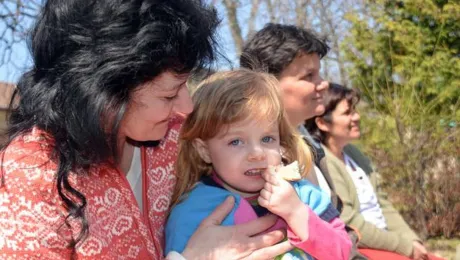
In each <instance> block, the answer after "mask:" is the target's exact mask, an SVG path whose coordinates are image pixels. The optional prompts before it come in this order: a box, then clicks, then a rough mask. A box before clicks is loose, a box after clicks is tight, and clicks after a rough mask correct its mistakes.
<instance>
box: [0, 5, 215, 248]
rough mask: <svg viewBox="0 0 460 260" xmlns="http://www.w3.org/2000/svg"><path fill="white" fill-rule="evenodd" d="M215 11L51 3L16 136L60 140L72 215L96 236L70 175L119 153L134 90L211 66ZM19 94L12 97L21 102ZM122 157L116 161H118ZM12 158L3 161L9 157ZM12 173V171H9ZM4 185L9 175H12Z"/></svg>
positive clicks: (34, 44)
mask: <svg viewBox="0 0 460 260" xmlns="http://www.w3.org/2000/svg"><path fill="white" fill-rule="evenodd" d="M218 24H219V20H218V18H217V13H216V11H215V9H214V8H212V7H209V6H207V5H205V4H204V3H202V1H200V0H174V1H171V0H128V1H127V0H97V1H96V0H48V1H47V2H46V3H45V4H44V7H43V9H42V11H41V13H40V15H39V17H38V20H37V22H36V24H35V26H34V28H33V30H32V33H31V37H30V39H29V47H30V51H31V54H32V57H33V67H32V68H31V69H30V70H29V71H27V72H25V73H24V74H23V75H22V77H21V78H20V80H19V82H18V84H17V89H16V91H15V95H14V96H13V99H14V97H15V96H18V97H19V102H18V104H16V106H12V105H11V108H12V112H11V114H10V116H9V122H8V123H9V126H8V129H7V134H8V136H9V141H8V142H7V143H6V144H5V145H4V146H3V147H2V150H5V149H6V148H7V147H8V145H9V144H10V143H11V141H12V140H13V139H14V138H15V137H17V136H20V135H23V134H25V133H27V132H30V131H31V130H32V129H33V128H34V127H38V128H39V129H42V130H44V131H46V132H47V133H48V134H50V135H51V136H52V138H53V139H54V141H55V146H54V151H53V157H52V158H53V160H55V161H56V162H57V163H58V169H57V173H56V186H57V191H58V193H59V196H60V198H61V199H62V201H63V203H64V204H65V206H66V207H67V209H68V212H69V215H68V216H67V219H66V224H68V219H69V218H74V219H80V220H81V223H82V227H83V228H82V230H81V232H80V234H79V236H78V237H77V238H76V239H74V240H73V241H71V243H70V245H69V246H70V247H71V248H75V246H76V244H77V243H79V242H82V241H83V240H84V239H85V238H86V237H87V234H88V223H87V220H86V218H85V213H84V212H85V207H86V204H87V201H86V197H85V195H84V194H82V193H81V192H79V191H78V190H76V189H75V188H74V187H72V185H71V183H70V182H69V175H70V174H71V172H72V174H84V172H85V169H89V167H90V165H93V164H97V163H104V162H108V161H111V159H114V158H118V157H117V156H118V155H117V135H118V131H119V124H120V120H121V118H122V117H123V115H124V112H125V110H126V107H127V104H128V101H129V100H130V94H131V93H132V92H133V91H134V90H135V89H136V88H138V87H139V86H140V85H141V84H142V83H144V82H146V81H149V80H152V79H153V78H155V77H156V76H158V75H159V74H161V73H162V72H165V71H172V72H176V73H178V74H180V73H186V72H190V71H192V70H193V69H203V68H209V67H210V65H212V63H213V61H214V60H215V58H216V55H217V54H218V52H217V51H216V39H215V31H216V27H217V25H218ZM13 99H12V102H11V104H13ZM112 161H113V160H112ZM2 165H3V163H2ZM2 176H3V175H2ZM2 183H3V182H2Z"/></svg>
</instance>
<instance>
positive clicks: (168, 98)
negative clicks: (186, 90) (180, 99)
mask: <svg viewBox="0 0 460 260" xmlns="http://www.w3.org/2000/svg"><path fill="white" fill-rule="evenodd" d="M176 98H177V95H174V96H170V97H165V99H166V100H168V101H172V100H174V99H176Z"/></svg>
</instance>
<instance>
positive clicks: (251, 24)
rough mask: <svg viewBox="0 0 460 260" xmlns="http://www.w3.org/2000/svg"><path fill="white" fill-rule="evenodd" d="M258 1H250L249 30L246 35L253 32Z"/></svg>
mask: <svg viewBox="0 0 460 260" xmlns="http://www.w3.org/2000/svg"><path fill="white" fill-rule="evenodd" d="M259 6H260V0H252V7H251V14H250V16H249V30H248V35H251V34H252V33H253V32H254V31H255V28H254V27H255V23H256V20H257V12H258V11H259Z"/></svg>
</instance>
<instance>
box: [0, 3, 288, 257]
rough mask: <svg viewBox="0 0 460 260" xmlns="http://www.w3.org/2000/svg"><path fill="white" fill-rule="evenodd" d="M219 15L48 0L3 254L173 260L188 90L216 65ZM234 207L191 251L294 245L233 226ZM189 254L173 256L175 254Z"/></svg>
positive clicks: (12, 179)
mask: <svg viewBox="0 0 460 260" xmlns="http://www.w3.org/2000/svg"><path fill="white" fill-rule="evenodd" d="M217 25H218V20H217V18H216V12H215V10H214V9H213V8H210V7H207V6H206V5H204V4H202V3H201V1H198V0H196V1H193V0H176V1H170V0H168V1H166V0H164V1H160V0H130V1H124V0H98V1H94V0H48V1H47V2H46V3H45V4H44V8H43V10H42V13H41V14H40V16H39V18H38V20H37V23H36V25H35V27H34V29H33V31H32V35H31V39H30V40H31V41H30V49H31V52H32V57H33V62H34V65H33V67H32V69H30V70H29V71H27V72H26V73H24V75H23V76H22V77H21V79H20V81H19V82H18V84H17V89H16V93H15V96H16V99H14V98H13V99H12V100H15V102H12V104H13V103H14V105H12V107H13V110H12V113H11V116H10V118H9V126H8V136H9V141H8V142H7V143H6V144H5V145H4V147H3V148H2V150H1V154H0V158H1V172H0V174H1V183H0V225H1V229H0V258H1V259H63V258H64V259H66V258H67V259H69V258H78V259H115V258H123V259H125V258H132V259H161V258H163V244H164V237H163V230H164V227H163V226H164V223H165V218H166V214H167V212H168V208H169V204H170V200H171V194H172V191H173V188H174V185H175V182H176V176H175V174H174V162H175V160H176V148H177V147H176V146H177V137H178V130H179V128H180V126H181V124H182V121H183V118H184V116H185V115H186V114H188V113H190V112H191V111H192V109H193V107H192V103H191V100H190V96H189V94H188V91H187V88H186V86H185V82H186V80H187V77H188V75H189V73H190V71H192V70H194V69H202V68H203V67H208V65H210V64H211V63H212V61H213V60H214V59H215V55H216V51H215V49H214V46H215V38H214V32H215V29H216V27H217ZM232 206H233V205H232V201H231V199H229V200H227V202H226V203H224V204H222V205H221V207H219V208H218V209H217V210H216V211H214V213H213V214H212V215H210V216H209V217H208V218H207V219H206V220H205V221H204V222H203V223H202V224H201V227H200V228H199V229H198V230H197V232H196V233H195V234H194V236H193V237H192V238H191V240H190V242H189V244H188V245H187V247H186V249H185V250H184V252H182V255H183V256H184V257H186V258H189V259H204V258H206V259H223V258H232V259H234V258H238V259H241V258H250V259H266V258H271V257H273V256H276V255H278V254H280V253H282V252H285V251H287V250H290V249H291V246H290V245H289V244H288V243H286V242H284V243H281V244H277V245H275V246H272V245H274V244H276V243H277V242H279V240H281V239H282V237H283V235H282V234H281V233H280V232H279V231H276V232H273V233H270V234H268V235H259V236H254V235H255V234H258V233H260V232H262V231H263V230H265V229H267V228H268V227H269V226H271V225H272V224H273V223H274V222H275V219H274V218H270V217H267V218H264V219H261V220H257V221H254V222H252V223H248V224H245V225H244V226H243V225H241V226H236V227H221V226H220V225H219V223H220V221H221V220H222V219H223V218H224V217H225V215H226V214H227V213H228V212H229V211H230V209H231V208H232ZM174 257H176V258H177V257H179V258H180V257H182V256H181V255H180V254H178V253H175V252H173V253H172V254H171V255H168V258H171V259H172V258H174Z"/></svg>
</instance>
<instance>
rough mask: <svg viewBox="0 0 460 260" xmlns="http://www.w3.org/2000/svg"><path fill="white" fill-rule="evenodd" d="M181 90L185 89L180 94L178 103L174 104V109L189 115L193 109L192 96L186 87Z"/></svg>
mask: <svg viewBox="0 0 460 260" xmlns="http://www.w3.org/2000/svg"><path fill="white" fill-rule="evenodd" d="M181 91H183V93H180V94H179V96H178V99H177V100H176V104H174V110H175V112H177V113H180V114H184V115H188V114H190V113H192V111H193V102H192V98H191V97H190V93H189V92H188V90H187V89H186V88H184V89H183V90H181Z"/></svg>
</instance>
